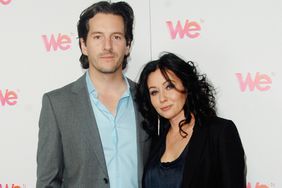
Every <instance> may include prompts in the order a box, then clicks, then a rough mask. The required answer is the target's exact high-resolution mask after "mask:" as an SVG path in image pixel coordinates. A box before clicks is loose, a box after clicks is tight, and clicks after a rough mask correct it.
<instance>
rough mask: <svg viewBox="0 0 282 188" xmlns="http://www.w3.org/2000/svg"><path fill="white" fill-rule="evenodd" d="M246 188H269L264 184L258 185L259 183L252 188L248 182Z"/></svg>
mask: <svg viewBox="0 0 282 188" xmlns="http://www.w3.org/2000/svg"><path fill="white" fill-rule="evenodd" d="M247 188H269V186H267V185H265V184H260V183H259V182H257V183H256V185H255V187H252V185H251V183H250V182H249V183H248V185H247Z"/></svg>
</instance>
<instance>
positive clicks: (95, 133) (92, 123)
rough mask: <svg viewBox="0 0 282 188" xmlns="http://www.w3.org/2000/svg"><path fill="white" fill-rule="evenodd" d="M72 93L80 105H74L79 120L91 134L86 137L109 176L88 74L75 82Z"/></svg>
mask: <svg viewBox="0 0 282 188" xmlns="http://www.w3.org/2000/svg"><path fill="white" fill-rule="evenodd" d="M72 91H73V94H74V95H75V100H76V101H75V103H77V104H79V105H74V108H77V109H76V111H77V113H78V118H79V120H80V122H81V124H82V125H83V128H86V129H87V131H85V132H87V133H89V134H88V135H85V136H86V137H87V138H88V139H89V143H90V144H91V145H92V148H93V150H94V153H95V155H96V157H97V159H98V161H99V164H100V165H101V168H102V169H103V171H104V173H105V174H106V175H108V173H107V166H106V161H105V157H104V151H103V146H102V143H101V139H100V134H99V130H98V127H97V122H96V119H95V116H94V113H93V109H92V106H91V101H90V98H89V94H88V90H87V85H86V74H84V75H83V76H82V77H80V78H79V79H78V80H77V81H76V82H74V85H73V88H72Z"/></svg>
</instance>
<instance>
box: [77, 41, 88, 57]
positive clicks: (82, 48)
mask: <svg viewBox="0 0 282 188" xmlns="http://www.w3.org/2000/svg"><path fill="white" fill-rule="evenodd" d="M79 41H80V48H81V51H82V53H83V55H86V56H88V50H87V47H86V43H85V42H84V40H83V38H79Z"/></svg>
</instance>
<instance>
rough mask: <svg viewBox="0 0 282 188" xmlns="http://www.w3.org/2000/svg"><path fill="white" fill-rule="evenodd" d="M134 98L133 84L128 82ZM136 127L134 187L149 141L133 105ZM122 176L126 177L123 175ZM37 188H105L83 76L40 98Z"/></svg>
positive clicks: (99, 146) (103, 165) (104, 170)
mask: <svg viewBox="0 0 282 188" xmlns="http://www.w3.org/2000/svg"><path fill="white" fill-rule="evenodd" d="M128 81H129V85H130V91H131V95H132V96H133V98H134V92H135V83H134V82H132V81H130V80H128ZM134 107H135V114H136V125H137V129H136V130H137V150H138V151H137V153H138V181H139V182H138V184H139V187H141V182H142V174H143V166H144V163H145V161H146V160H147V156H148V149H149V144H150V143H149V142H150V141H149V140H148V139H147V138H148V137H147V135H146V133H145V132H144V130H143V129H142V128H141V121H142V117H141V115H140V113H139V112H138V110H137V107H136V103H135V101H134ZM123 176H126V174H123ZM36 187H37V188H45V187H48V188H51V187H52V188H53V187H65V188H96V187H97V188H109V187H110V185H109V176H108V173H107V167H106V162H105V157H104V152H103V148H102V143H101V139H100V136H99V132H98V127H97V124H96V120H95V116H94V114H93V110H92V106H91V102H90V98H89V95H88V90H87V86H86V80H85V74H84V75H83V76H82V77H81V78H79V79H78V80H77V81H75V82H73V83H71V84H69V85H67V86H65V87H63V88H60V89H57V90H54V91H51V92H49V93H46V94H44V96H43V102H42V109H41V115H40V120H39V141H38V150H37V182H36Z"/></svg>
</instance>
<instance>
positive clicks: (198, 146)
mask: <svg viewBox="0 0 282 188" xmlns="http://www.w3.org/2000/svg"><path fill="white" fill-rule="evenodd" d="M207 132H208V128H207V127H206V126H199V125H198V126H195V128H194V131H193V135H192V137H191V140H190V142H189V151H188V154H187V159H186V163H185V167H184V175H183V185H185V187H187V186H188V187H189V185H190V183H191V180H192V178H193V175H194V173H195V171H196V170H197V169H198V166H199V163H200V162H201V159H202V157H203V151H204V147H205V144H206V140H207Z"/></svg>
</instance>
